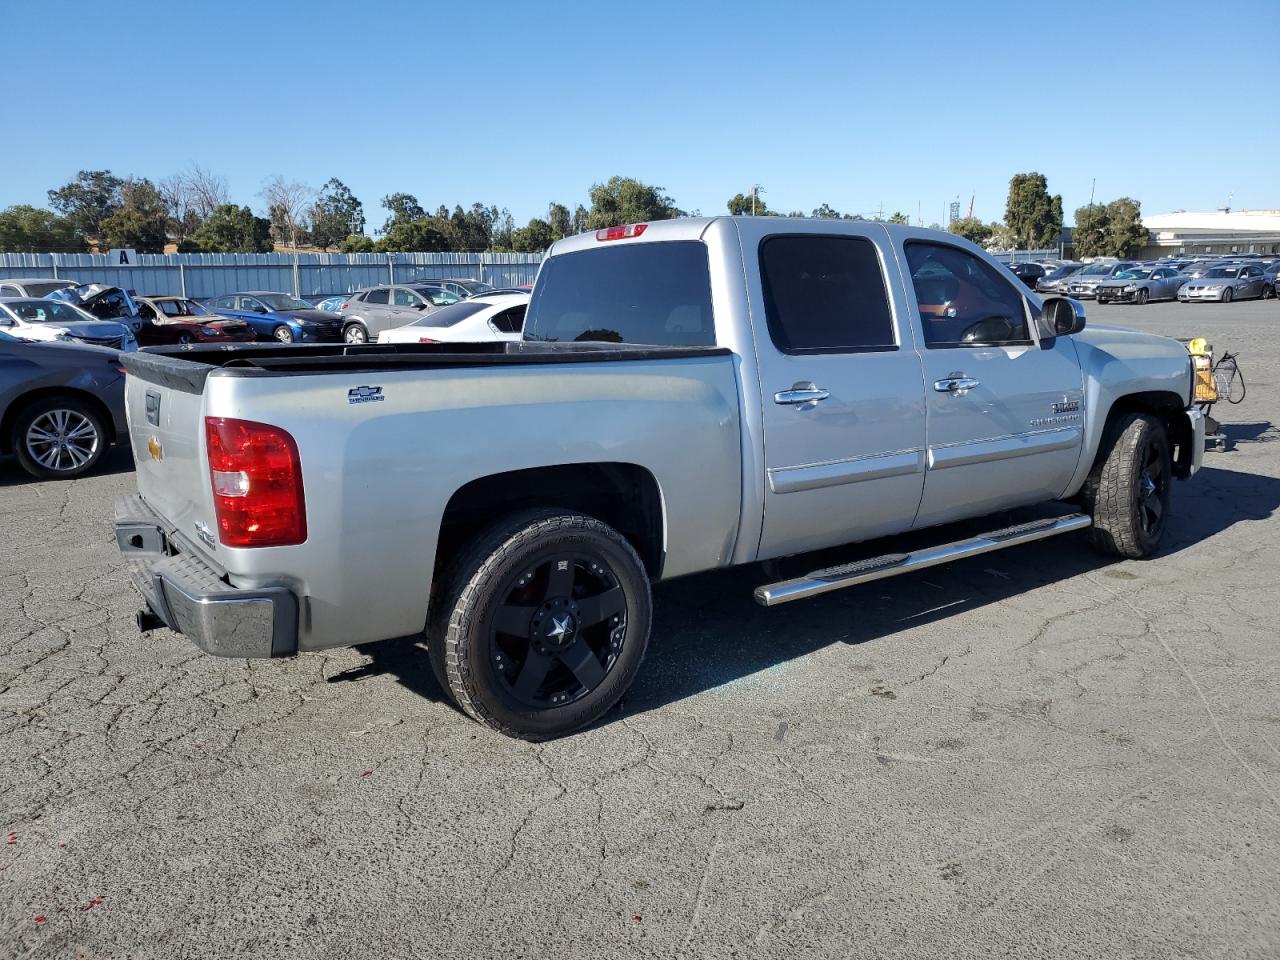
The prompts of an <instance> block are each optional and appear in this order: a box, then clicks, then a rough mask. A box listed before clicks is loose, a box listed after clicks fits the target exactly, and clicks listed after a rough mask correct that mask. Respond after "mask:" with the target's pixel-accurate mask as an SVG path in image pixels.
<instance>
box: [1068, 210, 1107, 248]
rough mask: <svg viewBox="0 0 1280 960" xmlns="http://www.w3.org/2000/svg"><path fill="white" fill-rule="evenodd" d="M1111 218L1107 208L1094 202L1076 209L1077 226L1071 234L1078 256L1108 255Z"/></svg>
mask: <svg viewBox="0 0 1280 960" xmlns="http://www.w3.org/2000/svg"><path fill="white" fill-rule="evenodd" d="M1110 226H1111V218H1110V216H1109V215H1108V213H1107V208H1106V207H1105V206H1103V205H1101V204H1092V205H1090V206H1087V207H1080V208H1079V209H1078V210H1076V227H1075V230H1074V231H1072V234H1071V244H1072V246H1073V247H1075V252H1076V256H1077V257H1104V256H1108V255H1109V254H1108V252H1107V251H1108V244H1107V239H1108V236H1107V235H1108V233H1109V228H1110Z"/></svg>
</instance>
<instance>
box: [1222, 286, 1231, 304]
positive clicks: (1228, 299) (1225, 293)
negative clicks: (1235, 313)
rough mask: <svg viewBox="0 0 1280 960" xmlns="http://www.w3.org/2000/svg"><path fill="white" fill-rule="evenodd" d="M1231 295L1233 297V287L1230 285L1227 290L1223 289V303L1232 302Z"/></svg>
mask: <svg viewBox="0 0 1280 960" xmlns="http://www.w3.org/2000/svg"><path fill="white" fill-rule="evenodd" d="M1231 297H1232V293H1231V288H1230V287H1227V288H1226V289H1225V290H1223V291H1222V302H1223V303H1230V302H1231Z"/></svg>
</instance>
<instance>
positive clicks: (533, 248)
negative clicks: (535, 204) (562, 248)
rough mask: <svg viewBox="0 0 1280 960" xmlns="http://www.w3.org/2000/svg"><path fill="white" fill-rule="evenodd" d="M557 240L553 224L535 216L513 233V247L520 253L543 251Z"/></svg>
mask: <svg viewBox="0 0 1280 960" xmlns="http://www.w3.org/2000/svg"><path fill="white" fill-rule="evenodd" d="M555 241H556V236H555V233H554V231H553V230H552V228H551V224H549V223H547V221H545V220H539V219H538V218H537V217H535V218H534V219H532V220H530V221H529V222H528V224H526V225H525V226H523V227H521V228H520V229H519V230H517V231H515V233H514V234H512V236H511V249H512V250H515V251H516V252H518V253H541V252H542V251H543V250H545V249H547V247H549V246H551V244H553V243H555Z"/></svg>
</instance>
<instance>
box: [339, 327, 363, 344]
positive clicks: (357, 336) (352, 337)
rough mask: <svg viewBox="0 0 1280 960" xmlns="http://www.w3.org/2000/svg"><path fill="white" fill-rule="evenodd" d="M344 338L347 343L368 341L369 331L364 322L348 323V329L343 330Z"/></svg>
mask: <svg viewBox="0 0 1280 960" xmlns="http://www.w3.org/2000/svg"><path fill="white" fill-rule="evenodd" d="M342 339H343V340H345V341H346V342H347V343H368V342H369V331H368V330H366V329H365V328H364V324H360V323H352V324H348V325H347V329H345V330H343V331H342Z"/></svg>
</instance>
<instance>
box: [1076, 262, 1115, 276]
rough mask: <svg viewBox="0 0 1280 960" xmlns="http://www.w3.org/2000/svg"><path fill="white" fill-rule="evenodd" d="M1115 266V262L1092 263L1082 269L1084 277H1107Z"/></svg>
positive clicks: (1081, 272)
mask: <svg viewBox="0 0 1280 960" xmlns="http://www.w3.org/2000/svg"><path fill="white" fill-rule="evenodd" d="M1114 268H1115V264H1114V263H1091V264H1089V265H1088V266H1087V267H1085V268H1084V269H1083V270H1081V271H1080V276H1082V277H1106V276H1109V275H1110V274H1111V271H1112V270H1113V269H1114Z"/></svg>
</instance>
